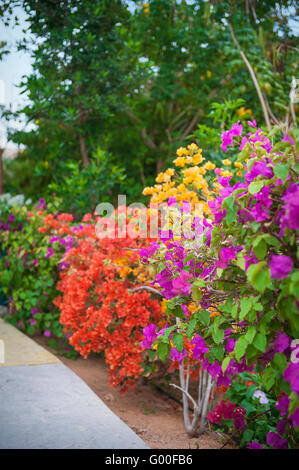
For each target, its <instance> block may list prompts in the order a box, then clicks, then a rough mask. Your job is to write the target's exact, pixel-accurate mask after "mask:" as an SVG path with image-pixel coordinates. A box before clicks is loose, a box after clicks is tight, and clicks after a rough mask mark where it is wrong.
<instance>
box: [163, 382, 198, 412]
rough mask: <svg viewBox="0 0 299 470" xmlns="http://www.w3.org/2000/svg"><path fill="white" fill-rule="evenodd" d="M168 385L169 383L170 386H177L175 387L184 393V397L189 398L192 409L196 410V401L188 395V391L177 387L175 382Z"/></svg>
mask: <svg viewBox="0 0 299 470" xmlns="http://www.w3.org/2000/svg"><path fill="white" fill-rule="evenodd" d="M169 385H171V387H174V388H177V389H178V390H180V391H181V392H182V393H183V394H185V395H186V397H188V398H189V400H190V401H191V403H192V405H193V409H194V411H196V410H197V408H198V407H197V403H196V401H195V400H194V398H193V397H192V396H191V395H190V393H189V392H187V390H184V389H183V388H182V387H179V386H178V385H176V384H169Z"/></svg>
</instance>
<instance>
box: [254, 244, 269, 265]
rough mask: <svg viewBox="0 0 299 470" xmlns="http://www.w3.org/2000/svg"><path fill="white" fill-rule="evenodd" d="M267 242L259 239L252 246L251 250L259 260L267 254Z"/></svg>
mask: <svg viewBox="0 0 299 470" xmlns="http://www.w3.org/2000/svg"><path fill="white" fill-rule="evenodd" d="M267 250H268V247H267V243H266V242H265V241H264V240H261V241H260V242H259V243H258V244H257V245H256V246H255V247H254V248H253V251H254V253H255V255H256V257H257V258H258V259H259V260H263V259H264V258H265V256H266V254H267Z"/></svg>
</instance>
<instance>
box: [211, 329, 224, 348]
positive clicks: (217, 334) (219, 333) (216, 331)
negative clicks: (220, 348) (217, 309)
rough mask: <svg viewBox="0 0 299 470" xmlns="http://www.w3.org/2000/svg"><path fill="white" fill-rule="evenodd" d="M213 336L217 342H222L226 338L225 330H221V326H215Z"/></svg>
mask: <svg viewBox="0 0 299 470" xmlns="http://www.w3.org/2000/svg"><path fill="white" fill-rule="evenodd" d="M212 337H213V340H214V341H215V343H216V344H219V343H221V341H223V339H224V332H223V330H220V328H218V327H216V328H214V330H213V331H212Z"/></svg>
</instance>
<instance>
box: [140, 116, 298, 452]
mask: <svg viewBox="0 0 299 470" xmlns="http://www.w3.org/2000/svg"><path fill="white" fill-rule="evenodd" d="M249 126H250V127H251V129H250V132H248V133H247V134H246V135H243V136H242V133H243V126H242V125H241V124H240V123H236V124H234V125H233V126H232V128H231V129H230V130H228V131H224V132H223V134H222V150H223V151H224V152H225V151H227V150H228V149H229V148H230V146H237V147H238V148H239V150H240V153H239V155H238V159H237V161H236V162H235V166H237V167H238V166H240V168H241V167H244V169H245V174H243V176H242V177H241V176H240V177H239V178H236V175H233V174H231V175H227V174H224V175H223V173H222V175H221V171H219V170H217V169H215V173H216V176H217V179H216V180H215V181H214V183H213V187H214V193H216V194H215V197H214V199H212V198H211V200H210V201H208V205H209V208H210V210H211V212H212V214H211V217H210V218H209V219H208V220H207V219H205V218H202V219H201V220H200V221H198V220H195V219H194V218H193V222H192V223H193V225H192V226H191V228H193V230H191V232H190V235H189V236H188V234H187V235H186V233H184V234H183V236H182V237H181V238H179V239H175V238H174V237H173V234H172V232H171V231H169V232H168V234H167V236H165V235H163V234H162V237H161V239H160V242H159V244H156V245H155V246H154V247H151V249H150V250H149V251H148V252H145V251H143V252H142V256H143V259H144V260H145V261H147V262H150V263H152V264H154V265H155V266H156V269H157V275H156V278H155V282H156V286H158V287H159V288H160V289H161V292H162V294H163V295H164V296H165V297H166V299H168V305H167V312H168V315H169V319H168V320H169V321H168V327H167V328H166V329H164V330H163V331H158V328H157V327H156V326H155V325H152V330H151V336H150V337H149V338H148V343H147V347H150V345H151V344H154V345H156V347H157V351H158V354H160V355H161V356H163V357H166V356H168V355H170V356H171V357H172V358H173V359H176V360H179V361H180V363H181V364H184V363H186V365H185V366H183V367H182V369H183V372H182V382H181V385H182V387H181V388H182V389H183V396H185V400H186V397H187V398H189V399H190V396H188V395H190V394H188V387H187V386H186V378H185V377H184V374H186V367H187V363H188V358H189V357H190V355H191V356H192V355H193V358H194V359H197V360H199V361H200V367H201V369H203V370H204V371H207V373H208V374H209V376H210V377H211V382H213V380H214V381H215V383H216V385H220V384H223V385H229V384H230V383H231V381H232V380H234V376H235V375H236V374H240V373H242V372H243V371H246V370H247V371H249V372H250V371H252V372H258V373H261V386H262V387H263V389H264V390H261V392H263V393H265V392H266V393H268V392H271V393H272V394H274V396H275V400H276V401H275V407H276V408H277V409H278V410H279V411H280V414H281V421H280V422H279V423H278V424H277V427H276V428H274V429H273V430H271V431H269V432H268V433H267V435H266V436H265V439H264V441H263V442H261V443H257V441H256V436H255V435H252V436H251V435H250V439H251V440H250V441H249V434H250V433H248V435H247V437H248V442H247V441H246V440H245V441H246V442H245V441H242V445H245V443H246V444H247V445H248V446H249V447H250V446H257V447H258V446H261V445H263V446H266V447H270V448H272V447H273V448H278V447H285V446H291V445H292V442H293V441H292V439H291V438H290V436H291V435H292V434H293V433H294V432H295V431H294V429H296V428H297V427H298V425H299V389H298V385H299V360H298V349H299V348H298V343H299V341H298V340H297V338H298V330H299V290H298V288H299V272H298V249H297V246H298V243H297V242H298V229H299V182H298V167H299V165H298V160H297V153H296V148H295V143H294V140H293V138H292V137H291V136H289V135H287V134H284V135H283V138H282V139H281V137H280V138H279V132H280V129H279V128H275V129H273V131H272V134H271V135H270V136H268V135H266V134H265V133H263V132H262V130H261V129H257V128H256V123H255V122H254V121H252V122H249ZM226 163H230V164H231V162H230V161H229V162H228V161H226ZM226 163H225V164H226ZM175 202H176V201H175V200H174V198H173V197H171V198H169V200H168V204H169V205H170V206H175ZM176 210H177V216H178V215H182V217H183V225H184V224H185V221H186V220H187V219H186V218H187V217H188V214H190V210H191V207H190V204H188V202H185V203H184V202H183V204H180V205H179V204H177V207H176ZM174 217H175V216H174ZM180 220H182V218H181V219H180ZM191 302H194V303H195V304H196V307H197V308H196V309H195V310H194V311H193V312H190V308H189V306H190V303H191ZM190 344H191V346H192V349H191V353H190ZM211 399H212V395H211V396H210V397H209V398H208V400H209V401H210V402H211ZM202 411H203V410H202ZM205 411H206V409H205ZM245 411H246V410H245ZM235 426H236V427H238V429H239V430H240V431H245V430H246V422H245V418H244V416H242V417H241V416H240V417H239V419H238V420H237V424H236V425H235ZM286 442H287V444H286ZM252 443H253V444H252Z"/></svg>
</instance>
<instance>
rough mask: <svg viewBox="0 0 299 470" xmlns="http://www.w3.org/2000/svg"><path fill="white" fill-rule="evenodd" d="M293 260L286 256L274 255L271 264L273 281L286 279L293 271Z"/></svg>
mask: <svg viewBox="0 0 299 470" xmlns="http://www.w3.org/2000/svg"><path fill="white" fill-rule="evenodd" d="M293 265H294V263H293V260H292V258H290V257H289V256H285V255H273V256H272V258H271V261H270V263H269V266H270V272H271V277H272V279H284V278H285V277H287V276H288V274H289V273H290V272H291V271H292V269H293Z"/></svg>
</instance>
